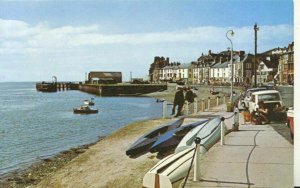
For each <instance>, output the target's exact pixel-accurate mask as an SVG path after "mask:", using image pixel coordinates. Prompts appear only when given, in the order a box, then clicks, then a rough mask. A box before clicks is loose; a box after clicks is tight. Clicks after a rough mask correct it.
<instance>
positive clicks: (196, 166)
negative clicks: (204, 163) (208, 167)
mask: <svg viewBox="0 0 300 188" xmlns="http://www.w3.org/2000/svg"><path fill="white" fill-rule="evenodd" d="M200 142H201V139H200V138H199V137H196V139H195V143H196V148H195V150H196V151H195V152H196V153H195V159H194V181H199V180H200Z"/></svg>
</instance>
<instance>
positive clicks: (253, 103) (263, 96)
mask: <svg viewBox="0 0 300 188" xmlns="http://www.w3.org/2000/svg"><path fill="white" fill-rule="evenodd" d="M259 101H263V102H264V104H265V106H266V108H267V109H268V111H269V114H272V113H273V112H279V111H285V108H284V107H283V102H282V98H281V95H280V93H279V91H277V90H265V91H256V92H254V93H252V95H251V99H250V101H249V111H250V113H252V112H254V111H256V110H257V108H258V102H259Z"/></svg>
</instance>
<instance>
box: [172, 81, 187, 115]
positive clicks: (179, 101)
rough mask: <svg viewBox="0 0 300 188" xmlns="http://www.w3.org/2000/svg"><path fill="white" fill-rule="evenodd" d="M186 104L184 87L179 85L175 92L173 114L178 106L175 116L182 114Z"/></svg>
mask: <svg viewBox="0 0 300 188" xmlns="http://www.w3.org/2000/svg"><path fill="white" fill-rule="evenodd" d="M183 105H184V94H183V88H182V87H178V88H177V91H176V93H175V97H174V101H173V109H172V115H174V114H175V109H176V106H177V113H176V115H175V117H178V116H181V115H182V114H181V111H182V107H183Z"/></svg>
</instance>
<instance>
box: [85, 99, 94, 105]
mask: <svg viewBox="0 0 300 188" xmlns="http://www.w3.org/2000/svg"><path fill="white" fill-rule="evenodd" d="M84 104H86V105H90V106H93V105H95V102H94V98H91V100H88V99H86V100H84Z"/></svg>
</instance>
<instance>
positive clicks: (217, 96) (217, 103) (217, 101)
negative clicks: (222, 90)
mask: <svg viewBox="0 0 300 188" xmlns="http://www.w3.org/2000/svg"><path fill="white" fill-rule="evenodd" d="M217 106H219V96H217Z"/></svg>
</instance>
